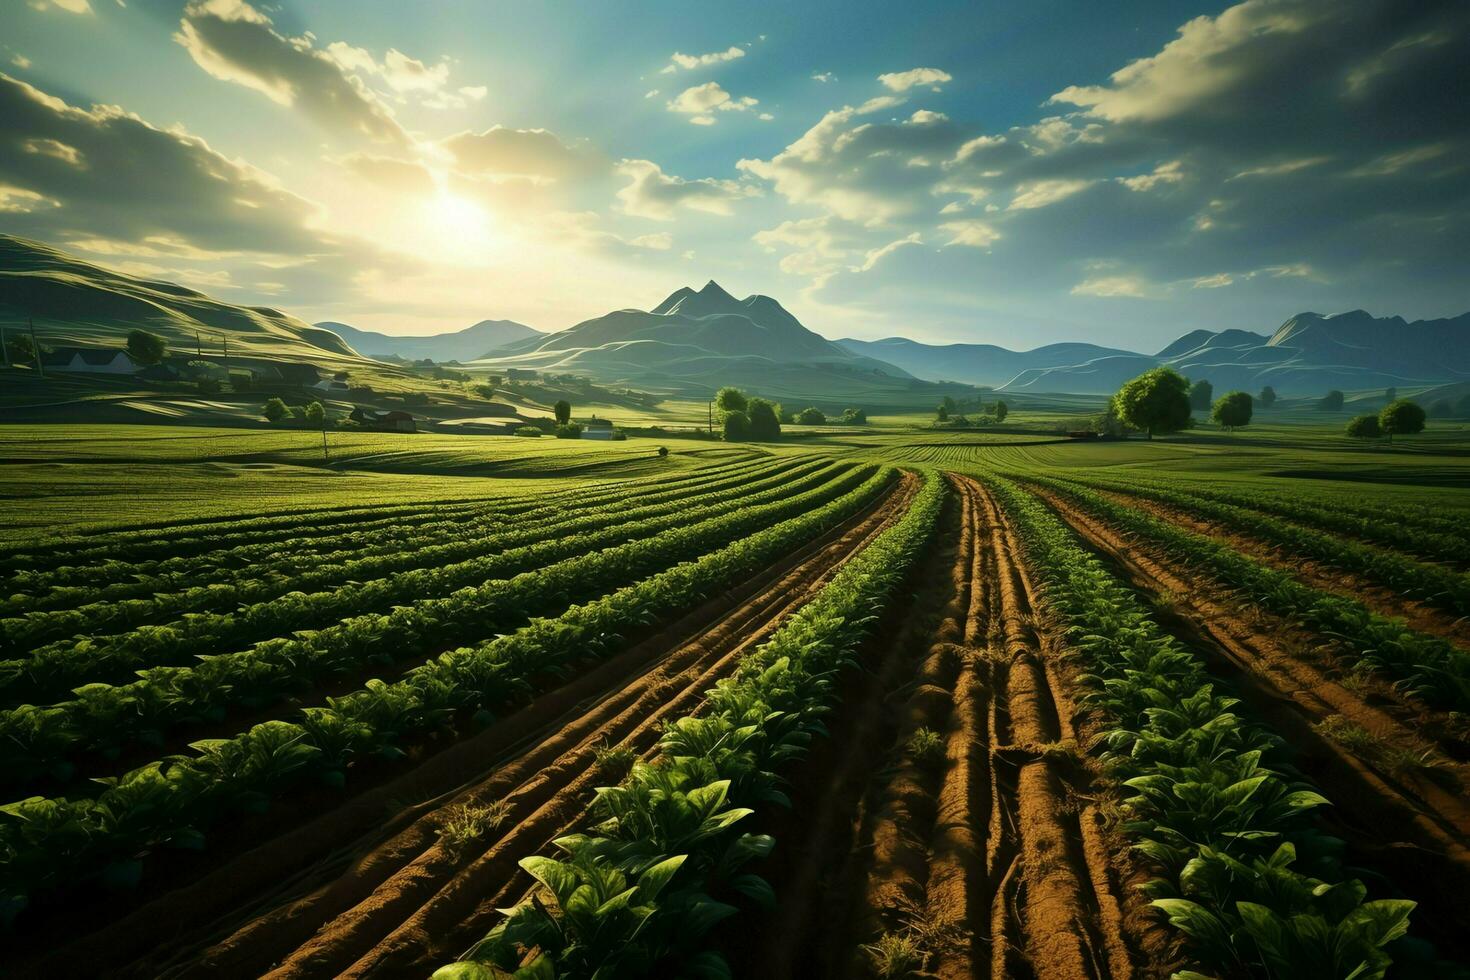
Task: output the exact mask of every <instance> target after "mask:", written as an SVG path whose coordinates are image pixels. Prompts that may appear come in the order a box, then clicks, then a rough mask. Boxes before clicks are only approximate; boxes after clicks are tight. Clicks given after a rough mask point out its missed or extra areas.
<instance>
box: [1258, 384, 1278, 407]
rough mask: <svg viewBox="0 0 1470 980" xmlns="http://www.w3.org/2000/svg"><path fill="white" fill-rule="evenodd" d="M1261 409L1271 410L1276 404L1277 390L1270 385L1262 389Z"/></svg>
mask: <svg viewBox="0 0 1470 980" xmlns="http://www.w3.org/2000/svg"><path fill="white" fill-rule="evenodd" d="M1260 400H1261V407H1262V408H1270V407H1271V406H1272V405H1275V404H1276V389H1275V388H1272V387H1271V386H1270V385H1267V386H1266V387H1264V388H1262V389H1261V399H1260Z"/></svg>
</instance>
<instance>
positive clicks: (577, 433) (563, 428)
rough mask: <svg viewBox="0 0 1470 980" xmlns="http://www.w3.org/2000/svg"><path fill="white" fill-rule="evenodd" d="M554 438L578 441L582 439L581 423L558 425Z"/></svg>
mask: <svg viewBox="0 0 1470 980" xmlns="http://www.w3.org/2000/svg"><path fill="white" fill-rule="evenodd" d="M556 437H557V438H558V439H580V438H582V423H581V422H567V423H565V424H563V425H558V426H557V427H556Z"/></svg>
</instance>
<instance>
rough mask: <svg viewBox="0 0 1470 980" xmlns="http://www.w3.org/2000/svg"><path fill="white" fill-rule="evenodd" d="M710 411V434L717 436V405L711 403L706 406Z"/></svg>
mask: <svg viewBox="0 0 1470 980" xmlns="http://www.w3.org/2000/svg"><path fill="white" fill-rule="evenodd" d="M705 407H706V408H708V409H709V434H710V435H714V434H715V403H714V402H713V401H710V402H709V403H707V404H706V405H705Z"/></svg>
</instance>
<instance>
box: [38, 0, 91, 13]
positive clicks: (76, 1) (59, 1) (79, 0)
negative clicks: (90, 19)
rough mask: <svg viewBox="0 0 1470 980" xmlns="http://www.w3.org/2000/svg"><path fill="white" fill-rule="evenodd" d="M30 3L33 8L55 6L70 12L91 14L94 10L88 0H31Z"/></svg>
mask: <svg viewBox="0 0 1470 980" xmlns="http://www.w3.org/2000/svg"><path fill="white" fill-rule="evenodd" d="M30 5H31V8H32V9H33V10H45V9H47V8H48V7H55V8H56V9H57V10H65V11H66V12H67V13H69V14H90V13H91V12H92V5H91V4H89V3H88V2H87V0H30Z"/></svg>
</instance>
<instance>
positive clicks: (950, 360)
mask: <svg viewBox="0 0 1470 980" xmlns="http://www.w3.org/2000/svg"><path fill="white" fill-rule="evenodd" d="M837 343H838V345H840V346H841V347H844V348H846V349H847V350H849V351H852V352H853V353H854V354H863V355H866V356H868V357H873V358H878V359H879V360H883V361H887V362H888V363H890V364H896V365H898V366H899V367H901V368H903V369H904V370H906V371H909V372H911V373H912V374H914V375H915V376H917V377H920V378H927V379H929V380H931V381H938V380H941V379H944V380H949V381H963V382H965V383H967V384H974V385H988V386H990V387H992V388H998V387H1000V386H1001V385H1003V384H1005V383H1006V382H1008V381H1010V380H1011V379H1012V378H1014V377H1015V376H1016V375H1018V374H1020V373H1021V372H1023V371H1028V370H1035V369H1041V368H1050V367H1063V366H1066V365H1072V364H1082V363H1085V362H1088V361H1092V360H1096V359H1097V358H1101V357H1113V356H1118V355H1124V356H1130V357H1131V356H1135V355H1133V354H1132V353H1131V352H1130V351H1124V350H1115V349H1113V348H1110V347H1099V346H1097V345H1096V344H1077V343H1073V344H1048V345H1047V346H1045V347H1038V348H1036V349H1035V350H1029V351H1013V350H1007V349H1006V348H1004V347H997V346H995V345H994V344H942V345H930V344H921V343H919V342H918V341H914V340H909V339H908V338H906V337H888V338H885V339H883V340H872V341H868V340H852V339H843V340H839V341H837Z"/></svg>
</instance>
